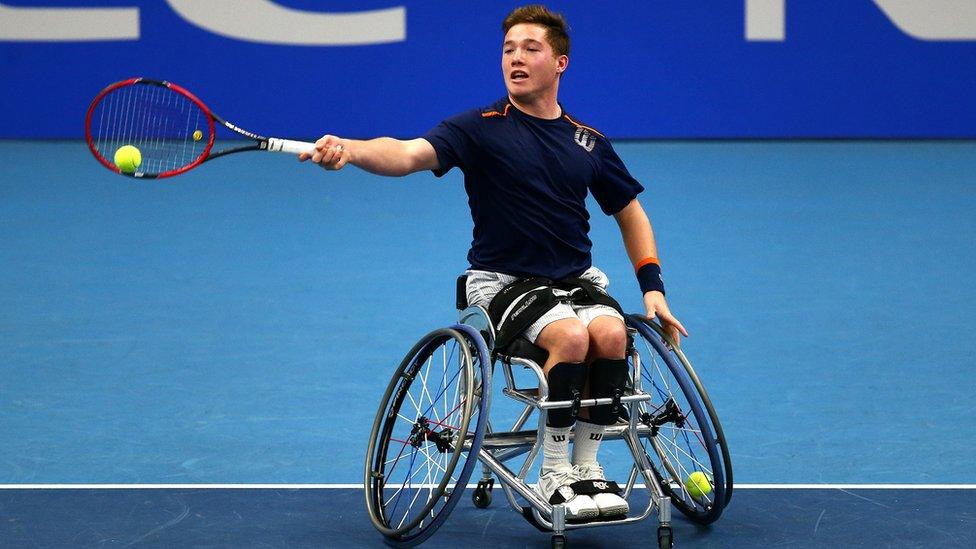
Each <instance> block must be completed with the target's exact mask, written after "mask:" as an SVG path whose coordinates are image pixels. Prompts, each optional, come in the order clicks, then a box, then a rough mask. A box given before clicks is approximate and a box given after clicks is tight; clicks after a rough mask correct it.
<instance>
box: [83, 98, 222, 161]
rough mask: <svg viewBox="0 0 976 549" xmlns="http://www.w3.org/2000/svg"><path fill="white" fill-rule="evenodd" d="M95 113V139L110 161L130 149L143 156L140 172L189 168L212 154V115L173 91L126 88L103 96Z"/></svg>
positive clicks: (96, 145) (93, 131) (101, 151)
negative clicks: (210, 149) (120, 149)
mask: <svg viewBox="0 0 976 549" xmlns="http://www.w3.org/2000/svg"><path fill="white" fill-rule="evenodd" d="M95 109H96V110H95V112H94V113H93V117H92V120H93V121H94V120H97V121H98V123H97V127H96V126H95V124H94V123H93V124H92V126H93V128H92V133H93V135H92V141H93V143H94V144H95V148H96V149H97V151H98V153H99V154H100V155H101V156H102V157H103V158H104V159H105V160H107V161H108V162H110V163H114V157H115V152H116V151H117V150H119V148H121V147H123V146H125V145H131V146H134V147H136V148H137V149H139V152H140V153H141V157H142V160H141V164H140V165H139V167H138V168H137V169H136V171H138V172H143V173H146V174H162V173H166V172H171V171H175V170H179V169H181V168H184V167H186V166H189V165H190V164H193V163H194V162H196V161H197V160H199V159H200V157H201V156H203V155H204V154H205V153H206V152H207V148H208V143H209V140H210V135H209V134H210V131H211V130H210V124H209V119H208V116H207V114H206V113H205V112H204V111H203V110H202V109H201V108H200V107H199V106H198V105H197V104H196V103H195V102H193V101H192V100H190V99H189V98H188V97H186V96H184V95H183V94H181V93H179V92H176V91H174V90H172V89H170V88H167V87H164V86H159V85H153V84H139V83H137V84H133V85H126V86H122V87H119V88H116V89H114V90H112V91H110V92H109V93H108V94H106V95H105V96H104V97H102V99H101V101H99V103H98V104H97V105H96V107H95ZM197 132H199V133H197ZM195 137H196V138H195Z"/></svg>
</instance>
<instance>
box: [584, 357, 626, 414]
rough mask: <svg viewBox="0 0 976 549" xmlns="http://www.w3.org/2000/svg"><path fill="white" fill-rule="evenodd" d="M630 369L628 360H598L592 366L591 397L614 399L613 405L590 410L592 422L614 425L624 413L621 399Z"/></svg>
mask: <svg viewBox="0 0 976 549" xmlns="http://www.w3.org/2000/svg"><path fill="white" fill-rule="evenodd" d="M629 375H630V367H629V366H628V365H627V359H626V358H598V359H596V360H594V361H593V364H592V365H590V397H591V398H612V399H613V402H612V403H611V404H602V405H600V406H593V407H592V408H590V422H592V423H596V424H597V425H613V424H614V423H616V422H617V419H619V418H620V417H621V415H622V413H623V411H624V409H623V406H622V405H621V404H620V398H621V397H622V396H623V394H624V391H625V390H626V389H627V382H628V381H629Z"/></svg>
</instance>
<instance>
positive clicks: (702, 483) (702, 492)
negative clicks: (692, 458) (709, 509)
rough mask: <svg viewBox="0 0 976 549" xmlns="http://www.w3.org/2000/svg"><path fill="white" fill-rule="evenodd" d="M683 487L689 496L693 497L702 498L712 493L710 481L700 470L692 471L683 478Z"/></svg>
mask: <svg viewBox="0 0 976 549" xmlns="http://www.w3.org/2000/svg"><path fill="white" fill-rule="evenodd" d="M685 488H686V489H687V490H688V493H689V494H691V497H693V498H695V499H699V498H702V497H704V496H707V495H708V494H711V493H712V483H711V482H710V481H709V480H708V477H707V476H705V473H702V472H701V471H695V472H694V473H692V474H690V475H688V478H687V479H685Z"/></svg>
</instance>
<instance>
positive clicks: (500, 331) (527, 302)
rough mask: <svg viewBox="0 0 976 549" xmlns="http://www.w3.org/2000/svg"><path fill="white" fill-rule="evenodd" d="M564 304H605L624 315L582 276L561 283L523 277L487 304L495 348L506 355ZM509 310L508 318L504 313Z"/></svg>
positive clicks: (616, 305)
mask: <svg viewBox="0 0 976 549" xmlns="http://www.w3.org/2000/svg"><path fill="white" fill-rule="evenodd" d="M553 289H560V290H563V291H565V292H568V293H569V295H568V296H565V297H557V296H556V295H555V294H554V292H553ZM516 301H517V303H516ZM561 302H572V303H575V304H579V305H606V306H608V307H611V308H613V309H614V310H616V311H617V312H618V313H620V316H623V314H624V313H623V309H622V308H621V307H620V304H619V303H617V300H615V299H614V298H612V297H610V294H608V293H607V292H606V290H604V289H603V288H601V287H600V286H598V285H597V284H594V283H592V282H590V281H589V280H586V279H583V278H579V277H576V278H565V279H562V280H551V279H548V278H542V277H530V278H520V279H518V280H516V281H515V282H512V283H511V284H509V285H507V286H505V287H504V288H502V289H501V290H500V291H499V292H498V293H497V294H495V297H493V298H492V300H491V303H489V304H488V316H489V317H490V318H491V321H492V323H493V324H494V325H495V332H496V337H495V349H496V350H499V351H502V352H504V351H505V349H506V348H507V347H508V346H509V344H511V343H512V342H513V341H514V340H515V339H517V338H518V337H519V336H520V335H521V334H522V332H524V331H525V330H527V329H528V328H529V326H531V325H532V323H534V322H535V321H537V320H539V319H540V318H542V315H544V314H546V313H547V312H548V311H549V310H550V309H552V308H553V307H555V306H556V304H557V303H561ZM513 304H514V308H512V307H513ZM510 309H511V311H510V312H509V314H508V316H507V317H505V312H506V311H509V310H510ZM503 317H504V318H503ZM503 320H504V322H503Z"/></svg>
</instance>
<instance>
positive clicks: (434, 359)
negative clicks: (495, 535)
mask: <svg viewBox="0 0 976 549" xmlns="http://www.w3.org/2000/svg"><path fill="white" fill-rule="evenodd" d="M455 328H457V329H454V328H443V329H439V330H435V331H433V332H431V333H429V334H427V335H426V336H424V337H423V338H422V339H421V340H420V341H418V342H417V344H416V345H414V347H413V349H411V350H410V352H409V353H407V356H406V357H404V359H403V361H402V362H401V363H400V366H399V368H397V371H396V373H395V374H394V375H393V379H392V380H391V381H390V385H389V386H388V387H387V389H386V394H385V395H384V397H383V402H382V404H381V405H380V408H379V410H378V411H377V413H376V419H375V421H374V422H373V431H372V434H371V435H370V439H369V446H368V449H367V451H366V470H365V487H366V508H367V510H368V511H369V516H370V519H371V520H372V522H373V525H374V526H375V527H376V529H377V530H379V531H380V532H381V533H382V534H383V535H384V536H386V537H387V540H388V541H389V542H391V543H393V544H395V545H415V544H418V543H420V542H422V541H424V540H426V539H427V538H428V537H430V536H431V534H433V533H434V532H435V531H436V530H437V528H438V527H440V525H441V524H442V523H443V522H444V520H446V518H447V516H448V515H449V514H450V512H451V510H452V509H453V508H454V506H455V505H456V504H457V502H458V500H459V499H460V498H461V496H462V495H463V492H464V488H465V485H466V484H467V482H468V479H469V478H470V476H471V472H472V470H473V469H474V465H475V463H476V462H477V461H478V460H477V453H478V450H479V449H480V447H481V441H482V438H483V436H484V431H485V422H486V421H487V408H486V406H487V399H486V398H482V386H483V383H484V381H485V380H486V376H485V364H484V361H485V360H486V352H485V351H484V345H483V344H482V343H480V340H479V339H477V338H479V337H480V336H477V335H476V334H475V332H473V331H471V333H468V329H466V328H465V327H463V326H458V327H455ZM484 384H485V385H487V383H484Z"/></svg>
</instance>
